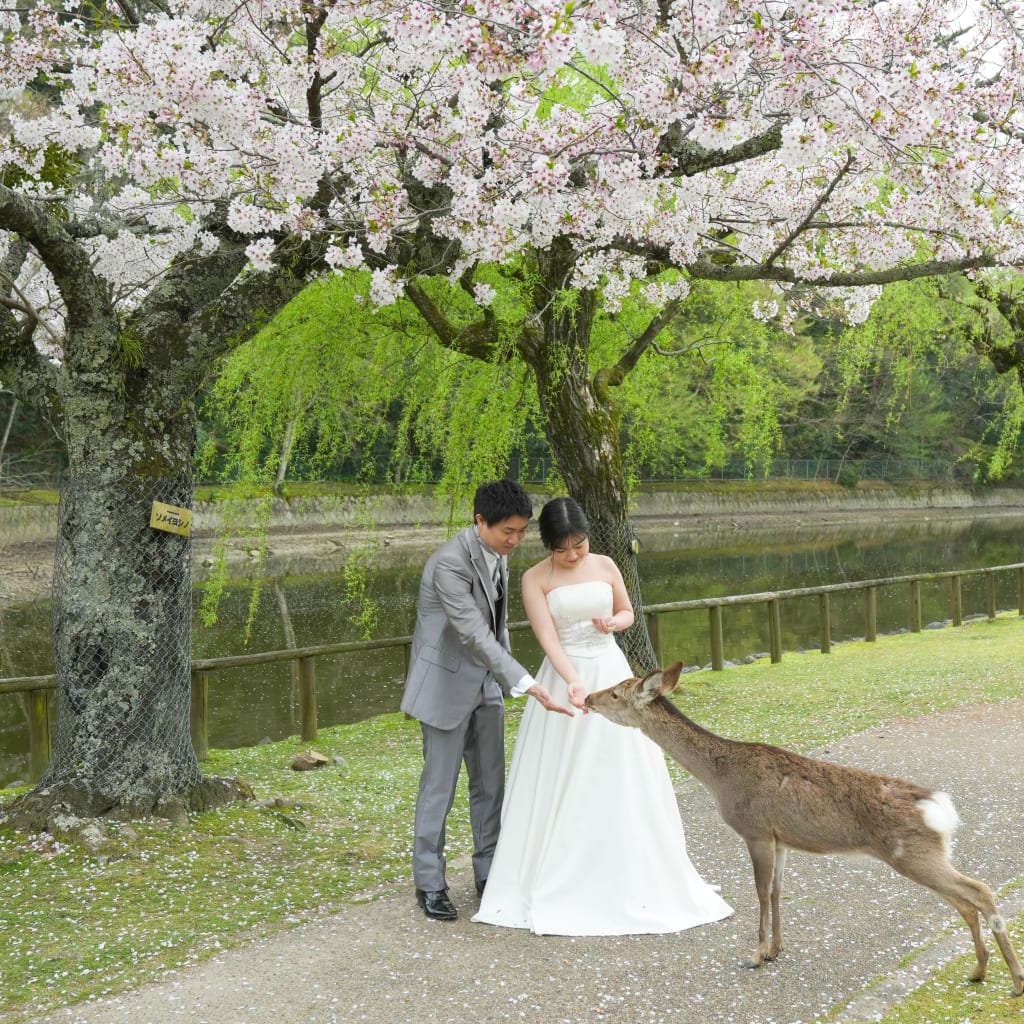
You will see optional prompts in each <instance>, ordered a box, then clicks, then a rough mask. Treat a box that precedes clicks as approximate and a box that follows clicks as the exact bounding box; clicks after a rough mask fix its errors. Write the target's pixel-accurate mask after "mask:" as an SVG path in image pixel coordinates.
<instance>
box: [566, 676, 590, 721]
mask: <svg viewBox="0 0 1024 1024" xmlns="http://www.w3.org/2000/svg"><path fill="white" fill-rule="evenodd" d="M586 700H587V688H586V687H585V686H584V685H583V684H582V683H570V684H569V703H570V704H572V705H573V707H577V708H579V709H580V710H581V711H582V712H583V714H585V715H587V714H589V713H590V708H588V707H587V705H586Z"/></svg>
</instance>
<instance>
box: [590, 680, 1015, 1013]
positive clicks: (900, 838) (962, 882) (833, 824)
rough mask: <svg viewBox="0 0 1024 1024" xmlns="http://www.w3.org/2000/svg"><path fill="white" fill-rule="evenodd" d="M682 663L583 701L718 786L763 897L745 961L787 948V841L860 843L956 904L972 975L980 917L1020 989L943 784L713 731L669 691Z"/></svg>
mask: <svg viewBox="0 0 1024 1024" xmlns="http://www.w3.org/2000/svg"><path fill="white" fill-rule="evenodd" d="M682 667H683V665H682V662H675V663H673V664H672V665H669V666H668V667H667V668H664V669H657V670H655V671H653V672H650V673H648V674H647V675H645V676H643V677H642V678H631V679H624V680H623V681H622V682H620V683H619V684H618V685H616V686H612V687H609V688H608V689H606V690H599V691H597V692H594V693H591V694H588V696H587V699H586V706H587V708H588V709H589V710H590V711H595V712H597V713H599V714H601V715H603V716H604V717H605V718H607V719H608V720H609V721H611V722H615V723H617V724H619V725H624V726H632V727H634V728H637V729H640V730H641V731H642V732H643V733H644V734H645V735H646V736H648V737H649V738H650V739H651V740H653V741H654V742H655V743H657V744H658V745H659V746H660V747H661V748H662V749H663V750H664V751H665V752H666V753H667V754H669V756H671V757H672V758H674V759H675V760H676V761H678V762H679V763H680V764H681V765H682V766H683V767H684V768H685V769H686V770H687V771H688V772H689V773H690V774H691V775H692V776H693V777H694V778H695V779H697V781H698V782H700V783H701V784H702V785H704V786H705V787H706V788H707V789H708V790H709V791H710V792H711V795H712V796H713V797H714V799H715V803H716V805H717V807H718V813H719V814H720V815H721V817H722V820H723V821H724V822H725V823H726V824H727V825H728V826H729V827H730V828H732V829H733V830H734V831H735V832H737V833H738V834H739V835H740V837H741V838H742V839H743V841H744V842H745V843H746V845H747V850H748V851H749V853H750V860H751V863H752V865H753V869H754V886H755V888H756V890H757V900H758V904H759V907H760V921H759V924H758V932H757V949H756V950H755V952H754V954H753V956H752V958H751V960H750V961H749V962H748V964H747V966H750V967H760V966H762V965H763V964H764V963H766V962H768V961H772V960H775V959H776V958H777V957H778V955H779V953H780V952H781V951H782V917H781V914H780V912H779V897H780V895H781V893H782V876H783V872H784V870H785V867H786V853H787V851H788V850H800V851H804V852H807V853H820V854H824V853H843V854H858V853H861V854H868V855H870V856H872V857H876V858H878V859H879V860H881V861H883V862H884V863H886V864H888V865H889V866H890V867H891V868H893V869H894V870H896V871H897V872H899V873H900V874H901V875H904V876H905V877H906V878H909V879H911V880H912V881H914V882H918V883H919V884H921V885H923V886H925V887H926V888H928V889H931V890H932V891H933V892H935V893H936V894H938V895H939V896H940V897H942V898H943V899H944V900H946V901H947V902H949V903H950V904H952V906H953V907H955V908H956V909H957V910H958V911H959V912H960V915H961V916H962V917H963V919H964V920H965V921H966V922H967V927H968V928H969V929H970V932H971V937H972V938H973V940H974V952H975V955H976V957H977V965H976V967H975V968H974V970H973V972H972V973H971V975H970V980H971V981H973V982H981V981H984V980H985V975H986V973H987V970H988V959H989V953H988V949H987V947H986V945H985V940H984V938H983V937H982V933H981V925H980V921H979V915H981V916H983V917H984V918H985V921H986V922H987V923H988V926H989V928H990V929H991V931H992V934H993V936H994V937H995V940H996V942H997V943H998V945H999V950H1000V952H1001V953H1002V955H1003V959H1004V960H1005V961H1006V965H1007V967H1009V969H1010V976H1011V978H1012V979H1013V994H1014V995H1015V996H1020V995H1021V994H1022V993H1024V968H1022V967H1021V962H1020V960H1019V959H1018V958H1017V954H1016V952H1015V951H1014V948H1013V945H1012V943H1011V941H1010V937H1009V934H1008V932H1007V928H1006V922H1005V920H1004V919H1003V917H1002V915H1001V914H1000V913H999V910H998V908H997V907H996V904H995V900H994V899H993V897H992V890H991V889H989V887H988V886H987V885H985V884H984V883H983V882H979V881H976V880H975V879H973V878H968V877H967V876H966V875H962V874H960V872H959V871H957V870H956V869H955V868H954V867H953V866H952V865H951V864H950V862H949V852H950V837H951V836H952V833H953V831H954V829H955V828H956V826H957V825H958V824H959V816H958V814H957V812H956V808H955V807H954V806H953V802H952V800H951V799H950V798H949V796H948V795H947V794H946V793H942V792H939V791H938V790H934V789H929V788H928V787H927V786H920V785H918V784H917V783H914V782H910V781H908V780H906V779H900V778H894V777H891V776H887V775H879V774H876V773H875V772H871V771H866V770H864V769H861V768H851V767H848V766H845V765H840V764H835V763H832V762H829V761H821V760H818V759H816V758H813V757H807V756H805V755H803V754H797V753H794V752H793V751H790V750H785V749H783V748H782V747H776V746H772V745H770V744H768V743H751V742H744V741H738V740H730V739H725V738H724V737H722V736H717V735H715V733H713V732H710V731H708V730H707V729H705V728H703V727H702V726H700V725H698V724H697V723H696V722H693V721H691V720H690V719H689V718H687V717H686V715H684V714H683V713H682V711H680V710H679V708H678V707H676V705H675V704H674V703H673V702H672V701H671V700H669V699H668V696H667V694H669V693H671V692H672V691H673V690H674V689H675V688H676V684H677V683H678V681H679V674H680V672H681V671H682ZM769 908H770V911H771V939H770V941H769Z"/></svg>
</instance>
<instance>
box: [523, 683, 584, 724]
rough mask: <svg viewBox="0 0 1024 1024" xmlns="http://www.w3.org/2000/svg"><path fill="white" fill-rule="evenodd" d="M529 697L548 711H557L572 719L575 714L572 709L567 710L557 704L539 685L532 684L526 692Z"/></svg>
mask: <svg viewBox="0 0 1024 1024" xmlns="http://www.w3.org/2000/svg"><path fill="white" fill-rule="evenodd" d="M526 692H527V693H528V694H529V695H530V696H531V697H534V698H536V699H537V700H539V701H540V703H541V704H542V705H543V706H544V707H545V708H547V710H548V711H557V712H559V713H560V714H563V715H568V716H569V717H570V718H572V717H573V716H574V715H575V714H576V712H575V711H573V709H572V708H567V707H566V706H565V705H564V704H559V703H558V701H556V700H555V698H554V697H552V696H551V694H550V693H548V691H547V690H546V689H545V688H544V687H543V686H541V685H540V683H534V684H533V686H531V687H530V688H529V689H528V690H527V691H526Z"/></svg>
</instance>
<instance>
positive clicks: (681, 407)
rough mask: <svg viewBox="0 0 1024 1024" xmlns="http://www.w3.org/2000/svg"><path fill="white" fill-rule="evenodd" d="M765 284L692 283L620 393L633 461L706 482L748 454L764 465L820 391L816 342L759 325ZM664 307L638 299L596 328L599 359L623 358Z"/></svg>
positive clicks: (629, 460) (633, 466)
mask: <svg viewBox="0 0 1024 1024" xmlns="http://www.w3.org/2000/svg"><path fill="white" fill-rule="evenodd" d="M763 292H764V289H763V286H760V285H745V286H735V285H718V284H709V283H705V282H694V283H693V287H692V290H691V292H690V294H689V296H688V297H687V299H686V301H685V303H684V305H683V307H682V309H681V311H680V312H679V314H678V315H677V316H676V317H675V319H674V320H673V321H672V323H671V324H670V325H669V327H668V328H666V329H665V330H664V331H663V332H662V334H661V336H660V338H659V339H658V347H659V350H660V352H661V353H664V354H655V353H648V355H647V356H645V357H644V358H643V359H642V360H641V361H640V363H639V364H638V365H637V367H636V368H635V369H634V370H633V371H632V372H631V373H630V374H629V376H628V377H627V378H626V381H625V383H624V384H623V386H622V387H621V388H620V389H619V391H620V394H619V395H618V396H617V397H618V398H619V401H620V402H621V404H622V407H623V429H624V435H625V444H624V447H625V453H626V459H627V464H628V465H629V466H630V467H631V469H632V471H633V472H634V473H636V472H637V470H638V469H639V468H640V467H641V466H642V467H644V468H645V469H646V470H647V471H648V472H649V473H654V474H655V475H658V476H669V477H686V476H699V475H703V474H704V473H706V472H707V470H708V468H710V467H714V466H719V465H722V464H723V463H725V462H727V461H729V460H730V459H731V458H734V457H736V456H741V457H743V458H745V459H747V460H748V461H749V462H758V463H762V464H766V463H767V461H768V460H769V459H771V458H772V457H773V456H774V455H775V454H776V453H778V452H779V450H780V448H781V446H782V443H783V437H782V422H783V419H784V417H786V416H787V415H792V412H793V410H795V409H797V408H798V407H799V405H800V403H801V402H802V401H803V400H804V397H805V396H806V395H807V394H808V393H809V392H810V391H811V390H812V389H813V387H814V381H815V377H816V376H817V374H818V372H819V369H820V361H819V360H818V359H817V357H816V356H815V355H814V352H813V348H812V346H811V343H810V339H809V338H807V337H805V336H804V335H802V334H801V333H796V334H794V335H788V334H786V333H785V332H783V331H782V330H781V328H780V327H779V326H778V325H776V324H772V323H766V322H764V321H762V320H757V319H754V318H753V316H752V315H751V308H752V305H753V303H754V300H755V299H757V298H760V297H763ZM655 312H656V310H655V309H654V308H652V307H651V306H649V305H648V304H647V303H646V302H645V301H643V300H642V298H641V297H640V296H639V294H636V295H634V297H633V302H631V303H630V304H629V305H628V306H627V307H624V309H623V312H622V313H621V314H619V315H618V316H616V317H614V318H602V317H599V318H598V321H597V324H596V325H595V332H594V333H595V345H594V358H595V360H596V359H598V358H601V357H604V358H606V359H613V358H616V355H615V353H616V350H617V349H618V348H620V347H621V346H622V344H623V342H624V339H625V338H628V337H630V336H634V335H638V334H639V333H641V332H642V331H643V329H644V328H645V327H646V325H647V323H648V322H649V320H650V318H651V317H652V316H653V315H654V313H655Z"/></svg>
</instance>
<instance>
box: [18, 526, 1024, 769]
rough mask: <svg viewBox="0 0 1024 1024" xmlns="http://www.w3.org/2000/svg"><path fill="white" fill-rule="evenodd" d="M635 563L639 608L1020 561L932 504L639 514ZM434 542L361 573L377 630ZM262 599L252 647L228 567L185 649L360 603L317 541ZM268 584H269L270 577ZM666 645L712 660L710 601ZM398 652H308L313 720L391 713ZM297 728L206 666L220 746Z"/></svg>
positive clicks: (802, 632) (252, 673) (261, 688)
mask: <svg viewBox="0 0 1024 1024" xmlns="http://www.w3.org/2000/svg"><path fill="white" fill-rule="evenodd" d="M637 533H638V536H639V539H640V541H641V543H642V550H641V554H640V561H641V572H642V577H643V579H644V597H645V601H646V602H647V603H648V604H657V603H663V602H669V601H678V600H686V599H692V598H700V597H714V596H722V595H728V594H741V593H755V592H761V591H774V590H780V589H793V588H799V587H809V586H817V585H822V584H826V583H840V582H846V581H855V580H865V579H880V578H884V577H889V576H900V575H909V574H913V573H919V572H933V571H947V570H951V569H970V568H981V567H985V566H993V565H1007V564H1012V563H1014V562H1019V561H1024V544H1022V542H1021V537H1022V534H1021V523H1020V520H1019V518H1017V517H1015V516H1001V517H993V518H973V519H972V518H970V517H958V516H953V515H943V516H941V517H934V518H930V519H927V520H925V519H914V520H908V519H907V518H906V517H905V516H904V517H901V518H896V517H891V518H890V519H888V520H887V519H886V518H885V517H884V516H882V515H880V516H879V517H878V518H877V519H876V520H875V521H873V522H871V523H868V524H863V523H862V524H854V523H846V524H834V525H827V526H819V525H816V524H798V523H789V524H787V528H786V529H780V528H779V526H778V524H777V523H772V522H768V521H765V522H764V523H763V524H757V523H755V524H753V525H752V526H751V525H750V524H743V525H739V524H737V525H736V526H735V527H734V526H732V524H730V523H728V521H726V523H725V527H724V528H720V529H717V530H715V531H714V532H707V531H703V532H701V531H696V530H694V529H692V528H690V526H689V524H688V523H687V522H686V521H681V522H680V523H678V524H671V523H669V524H666V523H665V522H664V521H658V522H656V523H655V522H652V523H649V524H645V523H644V522H642V521H641V522H640V523H638V529H637ZM432 547H433V543H431V544H430V545H429V546H417V545H412V546H410V545H392V546H390V547H384V548H381V549H380V550H379V551H378V552H377V553H376V555H375V556H374V559H373V569H372V572H370V573H369V575H368V578H367V581H366V582H367V592H366V597H365V600H367V601H369V602H372V604H373V606H374V607H375V608H376V610H377V625H376V628H375V629H374V635H375V636H380V637H384V636H402V635H408V634H409V633H411V632H412V628H413V623H414V620H415V600H416V591H417V588H418V584H419V573H420V569H421V567H422V564H423V561H424V559H425V558H426V557H427V555H428V554H429V552H430V549H431V548H432ZM542 555H543V551H542V549H541V547H540V544H539V542H538V541H537V540H536V537H535V535H533V536H531V538H530V539H529V540H527V541H526V542H524V544H523V546H522V547H521V549H520V551H519V552H517V554H516V556H514V559H513V565H512V570H513V572H512V575H513V580H514V585H513V588H512V589H513V601H512V605H511V608H510V614H511V617H512V619H513V620H517V619H522V618H523V611H522V606H521V604H520V603H519V600H518V586H517V585H516V584H517V583H518V576H519V575H520V574H521V573H522V571H523V570H524V569H525V568H526V567H527V566H528V565H530V564H531V563H532V562H533V561H536V560H537V559H538V558H540V557H542ZM266 571H267V574H268V576H267V578H266V581H265V587H264V593H263V599H262V601H261V604H260V607H259V610H258V613H257V615H256V617H255V620H254V622H253V626H252V632H251V636H250V639H249V642H248V645H246V644H245V639H244V631H245V623H246V620H247V617H248V608H249V597H250V589H249V583H248V581H247V580H246V579H245V578H239V579H238V580H237V581H236V584H235V585H234V588H233V589H232V590H231V592H230V593H228V595H227V596H226V597H225V599H224V601H223V604H222V607H221V614H220V619H219V621H218V623H217V624H216V625H214V626H212V627H203V626H201V625H199V624H198V623H197V624H196V626H195V632H194V654H195V657H197V658H208V657H216V656H219V655H225V654H234V653H241V652H242V651H244V650H246V649H248V650H253V651H260V650H273V649H281V648H286V647H293V646H298V647H304V646H312V645H316V644H325V643H333V642H338V641H346V640H358V639H361V637H360V625H359V619H360V613H361V612H362V611H363V610H364V608H363V605H362V604H361V603H360V602H359V601H358V600H354V599H351V598H349V597H347V596H346V588H345V580H344V555H343V554H340V553H338V552H337V551H336V550H335V549H333V548H331V547H330V546H329V545H328V546H325V549H324V550H323V551H321V552H319V553H317V554H315V555H312V556H309V555H305V556H301V557H299V556H292V557H272V558H271V559H270V560H269V561H268V563H267V565H266ZM275 588H276V589H275ZM962 593H963V608H964V612H965V614H967V613H970V612H980V611H982V610H983V609H984V607H985V592H984V581H983V580H982V578H981V577H976V578H975V577H971V578H966V579H964V580H963V582H962ZM1017 600H1018V598H1017V590H1016V576H1015V574H1011V573H1005V574H1001V575H1000V577H999V578H998V579H997V591H996V605H997V608H1000V609H1006V608H1015V607H1016V606H1017ZM908 606H909V602H908V594H907V588H906V587H905V585H904V586H889V587H882V588H879V590H878V592H877V621H878V629H879V632H891V631H894V630H897V629H902V628H905V627H906V626H907V625H908V622H909V619H908ZM922 606H923V619H924V622H925V623H928V622H930V621H933V620H937V621H942V620H945V619H948V618H949V616H950V614H951V603H950V585H949V582H948V581H936V582H935V583H928V584H925V585H923V586H922ZM831 615H832V640H833V641H834V642H838V641H841V640H843V639H849V638H851V637H857V636H861V635H863V632H864V612H863V595H862V594H860V593H856V592H854V593H850V594H846V593H840V594H833V595H832V598H831ZM723 626H724V636H725V645H726V650H725V656H726V658H727V659H738V658H741V657H743V656H744V655H747V654H751V653H756V652H763V651H766V650H767V649H768V647H769V640H768V621H767V612H766V609H765V607H764V606H755V607H741V608H726V609H724V612H723ZM782 633H783V647H784V649H786V650H795V649H801V648H813V647H817V646H818V644H819V642H820V637H819V619H818V601H817V598H806V599H801V600H794V601H788V602H785V603H784V604H783V612H782ZM662 635H663V638H664V650H665V652H666V656H667V657H671V658H673V659H675V658H680V659H682V660H683V661H685V662H687V663H688V664H696V665H703V664H706V663H707V662H708V660H709V658H710V640H709V637H708V625H707V613H706V612H704V611H695V612H685V613H678V614H674V615H671V616H668V617H666V618H665V619H664V620H663V624H662ZM514 646H515V649H516V653H517V656H518V657H519V658H520V659H521V660H522V661H523V662H524V663H525V664H526V665H527V666H528V667H531V668H532V667H536V665H537V664H539V661H540V652H539V649H538V647H537V645H536V643H535V642H534V641H533V640H532V637H531V636H530V635H529V633H528V632H520V633H516V634H515V637H514ZM0 666H2V671H0V675H36V674H41V673H46V672H49V671H52V662H51V659H50V624H49V611H48V607H47V606H46V605H45V604H43V603H36V604H30V605H25V606H21V607H16V608H8V609H6V610H0ZM403 670H404V665H403V652H402V649H401V648H394V649H389V650H383V651H376V652H359V653H355V654H345V655H337V656H333V657H327V658H320V659H317V662H316V674H317V695H318V709H319V722H320V724H321V725H330V724H335V723H340V722H352V721H357V720H359V719H362V718H366V717H369V716H372V715H375V714H381V713H385V712H391V711H395V710H397V708H398V703H399V700H400V697H401V690H402V681H403ZM25 722H26V714H25V711H24V706H23V700H22V698H21V696H14V697H11V696H6V695H0V783H2V782H6V781H9V780H11V779H14V778H19V777H20V778H25V777H27V776H26V773H27V770H28V767H27V766H28V754H27V731H26V727H25ZM297 732H298V720H297V699H296V695H295V685H294V681H293V678H292V669H291V667H290V666H289V665H288V664H287V663H284V664H274V665H263V666H254V667H248V668H244V669H233V670H226V671H221V672H216V673H214V674H212V675H211V677H210V699H209V736H210V743H211V745H213V746H219V747H234V746H247V745H251V744H254V743H259V742H260V741H262V740H264V739H271V740H275V739H281V738H284V737H286V736H289V735H294V734H296V733H297Z"/></svg>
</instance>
